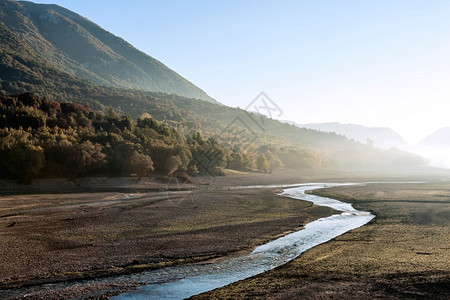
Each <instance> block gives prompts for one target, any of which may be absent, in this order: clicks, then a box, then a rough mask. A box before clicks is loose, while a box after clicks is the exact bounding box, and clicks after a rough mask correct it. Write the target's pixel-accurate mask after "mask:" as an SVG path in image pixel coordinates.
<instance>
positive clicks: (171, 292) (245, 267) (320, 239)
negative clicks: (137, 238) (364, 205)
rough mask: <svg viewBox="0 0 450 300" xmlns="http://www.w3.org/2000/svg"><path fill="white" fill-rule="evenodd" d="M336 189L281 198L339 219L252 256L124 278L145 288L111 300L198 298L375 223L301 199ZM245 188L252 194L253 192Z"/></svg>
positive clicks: (347, 208)
mask: <svg viewBox="0 0 450 300" xmlns="http://www.w3.org/2000/svg"><path fill="white" fill-rule="evenodd" d="M339 185H343V184H322V183H313V184H303V185H300V186H299V185H296V187H292V188H286V189H285V190H284V191H283V193H281V195H283V196H287V197H291V198H294V199H299V200H304V201H310V202H313V203H314V204H316V205H320V206H327V207H331V208H333V209H335V210H338V211H341V212H342V213H340V214H336V215H332V216H330V217H327V218H321V219H318V220H316V221H313V222H311V223H308V224H306V225H305V227H304V228H303V229H301V230H299V231H296V232H294V233H291V234H288V235H286V236H283V237H281V238H278V239H276V240H273V241H271V242H269V243H266V244H264V245H261V246H259V247H257V248H256V249H255V250H254V251H253V252H251V253H249V254H246V255H243V256H240V257H237V258H231V259H228V260H224V261H219V262H215V263H210V264H203V265H184V266H176V267H169V268H164V269H161V270H154V271H148V272H143V273H140V274H133V275H127V276H130V277H131V278H130V280H134V281H139V282H148V283H149V285H146V286H142V287H140V288H138V289H137V290H135V291H132V292H127V293H124V294H121V295H119V296H116V297H113V298H112V299H184V298H187V297H190V296H193V295H197V294H200V293H204V292H207V291H210V290H213V289H216V288H219V287H223V286H225V285H227V284H230V283H232V282H236V281H239V280H242V279H245V278H249V277H252V276H255V275H257V274H260V273H263V272H266V271H268V270H271V269H273V268H275V267H278V266H281V265H283V264H285V263H287V262H289V261H291V260H293V259H294V258H296V257H298V256H299V255H300V254H301V253H302V252H304V251H306V250H308V249H310V248H312V247H314V246H317V245H319V244H322V243H325V242H327V241H329V240H331V239H333V238H335V237H337V236H339V235H341V234H343V233H345V232H348V231H350V230H352V229H355V228H358V227H360V226H363V225H364V224H366V223H368V222H369V221H370V220H371V219H373V218H374V217H375V216H374V215H373V214H371V213H369V212H363V211H358V210H356V209H354V208H353V207H352V206H351V205H350V204H348V203H344V202H340V201H337V200H334V199H330V198H324V197H319V196H315V195H311V194H306V193H305V192H306V191H307V190H313V189H318V188H324V187H332V186H339ZM258 187H261V188H263V187H266V188H267V187H278V186H258ZM283 187H287V186H283ZM236 188H238V187H236ZM239 188H244V187H239ZM245 188H248V187H245ZM250 188H257V186H252V187H250Z"/></svg>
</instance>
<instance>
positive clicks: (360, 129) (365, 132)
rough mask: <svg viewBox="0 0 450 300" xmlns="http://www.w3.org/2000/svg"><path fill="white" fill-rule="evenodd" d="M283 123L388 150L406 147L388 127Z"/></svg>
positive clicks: (402, 140)
mask: <svg viewBox="0 0 450 300" xmlns="http://www.w3.org/2000/svg"><path fill="white" fill-rule="evenodd" d="M285 122H286V123H290V124H294V125H296V126H298V127H302V128H308V129H315V130H319V131H325V132H334V133H336V134H340V135H344V136H346V137H347V138H349V139H353V140H355V141H358V142H361V143H367V142H368V141H369V140H371V141H372V142H373V144H374V145H375V146H377V147H380V148H384V149H389V148H392V147H397V148H405V147H407V146H408V144H407V143H406V141H405V140H404V139H403V138H402V137H401V136H400V135H399V134H398V133H396V132H395V131H393V130H392V129H390V128H388V127H365V126H361V125H355V124H342V123H338V122H331V123H318V124H297V123H295V122H292V121H285Z"/></svg>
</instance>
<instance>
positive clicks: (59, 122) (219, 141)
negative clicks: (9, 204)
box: [0, 93, 424, 183]
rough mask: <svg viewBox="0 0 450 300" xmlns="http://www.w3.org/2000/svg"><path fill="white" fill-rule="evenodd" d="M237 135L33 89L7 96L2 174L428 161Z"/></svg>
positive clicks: (213, 171)
mask: <svg viewBox="0 0 450 300" xmlns="http://www.w3.org/2000/svg"><path fill="white" fill-rule="evenodd" d="M172 124H173V122H172ZM181 128H182V129H183V126H181ZM233 141H234V143H230V141H229V139H227V138H226V137H222V138H221V137H220V135H219V136H216V137H213V136H212V135H209V136H208V137H206V136H203V135H202V134H201V133H200V132H199V131H197V130H191V131H190V132H189V133H188V134H186V133H180V131H179V130H178V129H177V128H175V127H174V126H170V125H168V123H167V122H160V121H157V120H155V119H154V118H152V116H151V115H149V114H148V113H143V114H141V116H139V117H138V118H137V120H136V121H133V120H132V118H131V117H130V116H120V115H118V114H117V113H116V112H115V111H114V110H113V109H109V110H108V111H107V112H106V113H105V112H102V111H94V110H92V109H91V108H90V107H89V106H88V105H82V104H76V103H70V102H69V103H60V102H55V101H51V100H47V99H45V98H44V99H42V98H40V97H38V96H37V95H35V94H32V93H24V94H20V95H17V96H7V95H4V94H0V157H1V158H2V159H1V160H0V170H1V171H0V177H2V178H12V179H18V180H19V181H20V182H22V183H30V182H31V180H32V179H33V178H42V177H67V178H69V179H75V178H77V177H82V176H96V175H108V176H123V175H125V176H129V175H130V174H132V173H134V174H136V175H137V176H138V177H139V178H140V177H142V176H146V175H149V174H158V175H163V176H167V177H171V176H174V175H176V176H185V177H186V176H195V175H207V174H209V175H214V176H217V175H224V169H225V168H228V169H235V170H244V169H252V170H258V171H260V172H271V171H272V170H273V169H274V168H278V167H282V166H287V167H289V168H293V169H312V168H330V167H331V168H333V167H336V166H340V165H343V164H346V163H349V164H352V165H357V166H358V165H361V164H364V165H365V167H367V166H369V165H370V163H373V162H375V163H378V164H379V163H380V162H381V161H383V162H384V163H385V164H386V163H387V164H389V165H391V166H392V164H394V163H395V164H397V165H399V166H403V167H404V166H411V165H414V166H417V165H418V164H422V163H424V162H423V161H422V160H421V159H420V158H419V157H417V156H414V155H411V154H409V153H404V152H399V151H394V152H392V151H382V150H377V149H374V148H373V149H372V148H370V149H371V151H369V153H368V152H367V150H368V149H369V148H366V149H365V150H366V151H361V150H360V149H353V150H345V151H344V150H342V151H335V152H333V153H334V154H332V155H331V154H330V153H328V154H327V153H322V154H321V153H320V152H319V151H317V150H313V149H307V148H300V147H292V145H289V144H288V143H286V144H284V145H283V144H281V145H279V144H278V145H276V146H275V145H274V144H262V143H261V141H257V142H255V143H252V144H249V145H247V146H246V147H245V148H243V147H242V145H243V144H242V142H241V141H240V140H236V139H235V140H233ZM366 147H369V146H366ZM348 151H350V152H348ZM380 155H381V156H380ZM324 156H325V157H326V160H325V161H324V158H323V157H324ZM346 158H348V161H346ZM371 160H373V161H371Z"/></svg>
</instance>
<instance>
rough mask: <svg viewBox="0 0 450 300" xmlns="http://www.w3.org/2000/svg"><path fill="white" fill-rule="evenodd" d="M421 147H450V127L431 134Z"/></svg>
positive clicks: (421, 142) (422, 142)
mask: <svg viewBox="0 0 450 300" xmlns="http://www.w3.org/2000/svg"><path fill="white" fill-rule="evenodd" d="M419 145H422V146H450V127H444V128H441V129H438V130H437V131H436V132H434V133H432V134H430V135H429V136H427V137H426V138H424V139H423V140H422V141H420V143H419Z"/></svg>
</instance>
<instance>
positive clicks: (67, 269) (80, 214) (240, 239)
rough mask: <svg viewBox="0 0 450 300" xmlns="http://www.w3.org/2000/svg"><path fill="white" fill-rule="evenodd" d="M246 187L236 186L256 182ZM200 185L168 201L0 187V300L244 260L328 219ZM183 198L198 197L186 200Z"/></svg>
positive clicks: (75, 188)
mask: <svg viewBox="0 0 450 300" xmlns="http://www.w3.org/2000/svg"><path fill="white" fill-rule="evenodd" d="M264 175H265V174H264ZM235 177H236V176H234V177H233V176H230V178H231V179H230V180H236V178H235ZM265 177H266V178H269V177H268V176H265ZM233 178H234V179H233ZM255 178H256V179H255V180H253V181H252V180H248V179H247V180H246V181H245V182H246V183H250V184H255V183H259V182H261V180H260V179H258V176H255ZM201 180H203V179H199V180H198V181H197V182H194V183H193V184H185V185H183V184H182V183H180V185H179V186H177V185H170V186H169V188H171V189H172V188H173V190H171V191H169V192H167V191H165V190H164V189H165V188H167V187H168V186H167V183H166V182H161V181H157V180H148V179H147V180H146V181H143V182H135V181H133V180H132V179H131V178H122V179H118V178H112V179H111V178H91V179H82V180H78V181H77V183H76V184H74V183H71V182H68V181H66V180H40V181H39V180H38V181H35V182H34V183H33V185H32V186H28V187H23V186H19V185H15V184H14V183H12V182H2V184H0V236H1V239H0V257H1V258H2V263H1V264H0V298H7V297H9V296H8V295H9V294H10V293H9V292H8V291H11V290H12V289H15V290H16V291H17V289H19V290H20V289H21V288H24V287H30V286H36V287H39V286H42V285H43V284H49V283H57V282H63V281H74V280H80V279H90V278H98V277H105V276H111V275H117V274H127V273H131V272H139V271H144V270H150V269H155V268H161V267H165V266H170V265H175V264H183V263H192V262H199V261H206V260H211V259H217V258H220V257H225V256H232V255H237V254H239V253H242V252H250V251H251V250H252V249H253V248H254V247H256V246H258V245H260V244H263V243H265V242H267V241H270V240H272V239H274V238H276V237H278V236H281V235H284V234H286V233H288V232H292V231H295V230H299V229H301V227H302V226H303V225H304V224H306V223H308V222H310V221H312V220H315V219H317V218H319V217H324V216H328V215H330V214H332V213H333V211H332V210H331V209H328V208H323V207H318V206H315V205H312V204H310V203H307V202H302V201H298V200H293V199H289V198H285V197H280V196H277V195H276V189H243V190H229V188H228V187H226V185H225V184H224V181H223V180H222V184H221V185H216V186H210V185H204V184H203V182H202V181H201ZM236 182H239V180H237V181H236ZM192 188H193V189H197V190H196V191H195V192H191V191H190V190H186V189H192ZM176 189H177V190H176ZM160 190H161V191H160ZM121 284H122V285H123V287H122V286H121ZM117 286H119V287H121V288H120V291H123V290H126V289H129V288H130V287H129V286H128V284H126V283H124V284H123V283H117ZM131 287H134V286H133V285H132V286H131ZM102 289H104V287H100V286H99V290H102ZM94 290H95V288H94ZM88 292H89V293H92V287H89V289H84V290H83V289H77V290H76V291H73V292H69V293H67V291H61V292H55V291H52V293H50V294H49V293H47V294H46V293H45V292H44V291H43V292H42V293H37V294H34V298H39V297H41V298H42V297H43V298H59V297H62V298H65V297H71V296H74V295H77V296H79V295H80V294H83V293H88ZM102 292H103V291H102ZM100 294H101V293H100ZM97 296H98V295H97Z"/></svg>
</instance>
